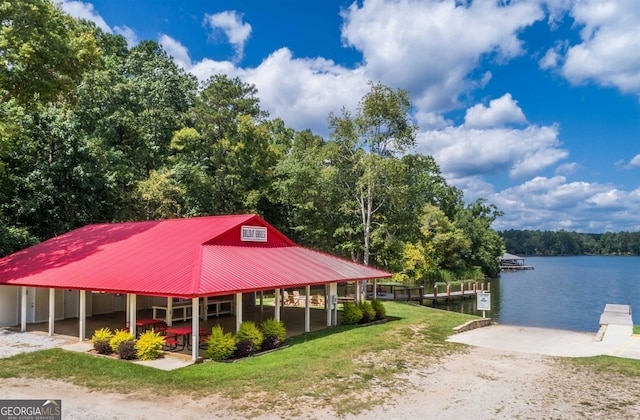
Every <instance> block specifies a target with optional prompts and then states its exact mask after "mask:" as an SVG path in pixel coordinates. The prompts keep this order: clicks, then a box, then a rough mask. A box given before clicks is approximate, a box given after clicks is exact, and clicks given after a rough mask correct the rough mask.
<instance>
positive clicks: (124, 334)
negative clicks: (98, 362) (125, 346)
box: [109, 330, 136, 352]
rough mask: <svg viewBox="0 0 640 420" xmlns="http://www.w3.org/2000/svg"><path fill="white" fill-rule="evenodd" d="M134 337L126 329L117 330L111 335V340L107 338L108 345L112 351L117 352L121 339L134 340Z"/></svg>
mask: <svg viewBox="0 0 640 420" xmlns="http://www.w3.org/2000/svg"><path fill="white" fill-rule="evenodd" d="M135 339H136V338H135V337H134V336H133V334H131V333H130V332H129V331H127V330H118V331H116V333H115V334H114V335H113V337H111V340H109V345H110V346H111V350H112V351H114V352H117V351H118V347H119V346H120V343H122V342H123V341H131V342H134V341H135Z"/></svg>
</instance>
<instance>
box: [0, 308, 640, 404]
mask: <svg viewBox="0 0 640 420" xmlns="http://www.w3.org/2000/svg"><path fill="white" fill-rule="evenodd" d="M385 307H386V308H387V316H388V317H389V318H390V320H389V322H386V323H382V324H377V325H372V326H366V327H352V326H338V327H335V328H328V329H326V330H323V331H318V332H313V333H307V334H303V335H300V336H297V337H293V338H291V339H289V340H287V344H289V347H288V348H285V349H282V350H279V351H276V352H273V353H269V354H265V355H261V356H259V357H251V358H247V359H243V360H241V361H238V362H236V363H213V362H211V363H202V364H198V365H193V366H189V367H186V368H183V369H178V370H174V371H171V372H166V371H161V370H157V369H153V368H149V367H145V366H140V365H136V364H132V363H128V362H125V361H121V360H117V359H110V358H104V357H95V356H93V355H90V354H80V353H74V352H67V351H64V350H60V349H52V350H43V351H38V352H34V353H25V354H21V355H17V356H14V357H11V358H8V359H1V360H0V378H8V377H28V378H47V379H59V380H63V381H68V382H72V383H74V384H77V385H81V386H86V387H88V388H91V389H95V390H103V391H116V392H124V393H127V392H132V391H137V392H145V391H148V392H150V393H153V394H157V395H159V396H168V395H171V394H174V393H180V394H189V395H194V396H198V395H208V394H220V395H223V396H225V397H229V398H232V399H234V400H236V401H237V406H236V408H238V409H241V410H243V412H245V413H246V412H251V410H258V412H264V411H265V410H269V409H270V406H273V405H274V404H280V403H282V401H283V400H284V401H287V400H296V399H300V398H303V397H305V396H308V397H312V398H314V399H317V400H326V401H331V403H332V404H333V405H334V406H335V407H339V408H340V412H339V413H338V414H344V413H353V412H358V411H359V410H361V409H362V408H364V407H366V406H368V405H370V404H375V403H379V402H381V401H382V400H383V399H384V398H385V397H386V396H388V395H390V393H393V392H394V391H397V390H399V389H401V386H402V385H403V380H402V379H401V376H400V375H398V374H399V373H403V372H406V370H407V368H408V367H411V366H416V365H421V366H422V367H426V366H425V365H426V364H428V363H437V361H438V358H439V357H441V356H443V355H445V354H448V353H451V352H454V351H459V350H461V349H462V348H464V346H462V345H459V344H454V343H448V342H446V341H445V339H446V337H448V336H449V335H451V333H452V328H453V327H455V326H457V325H460V324H462V323H464V322H465V321H467V320H469V319H473V317H472V316H469V315H464V314H460V313H454V312H446V311H441V310H435V309H431V308H427V307H419V306H415V305H409V304H404V303H396V302H386V303H385ZM571 360H572V363H576V364H578V365H581V366H585V367H589V368H591V369H596V370H597V369H603V370H612V369H615V370H616V371H617V372H619V373H621V374H625V375H632V376H640V361H638V360H627V359H619V358H615V357H594V358H584V359H575V360H574V359H571ZM377 385H382V386H380V387H378V386H377ZM371 389H377V390H379V392H378V391H376V393H375V395H373V396H372V395H370V394H371V393H369V394H368V395H366V397H362V398H358V396H359V395H364V394H365V392H364V391H367V390H371ZM361 391H363V392H361ZM385 393H386V394H385Z"/></svg>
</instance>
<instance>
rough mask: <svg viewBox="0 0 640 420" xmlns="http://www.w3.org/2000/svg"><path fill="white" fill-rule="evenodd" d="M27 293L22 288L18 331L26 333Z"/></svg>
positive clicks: (24, 288)
mask: <svg viewBox="0 0 640 420" xmlns="http://www.w3.org/2000/svg"><path fill="white" fill-rule="evenodd" d="M27 293H29V291H28V290H27V288H26V287H25V286H22V305H21V307H20V331H22V332H25V331H27Z"/></svg>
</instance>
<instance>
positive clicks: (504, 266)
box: [500, 265, 533, 271]
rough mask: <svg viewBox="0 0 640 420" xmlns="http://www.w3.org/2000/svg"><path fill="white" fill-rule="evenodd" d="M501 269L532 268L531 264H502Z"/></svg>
mask: <svg viewBox="0 0 640 420" xmlns="http://www.w3.org/2000/svg"><path fill="white" fill-rule="evenodd" d="M500 269H501V270H502V271H518V270H533V266H532V265H503V266H501V267H500Z"/></svg>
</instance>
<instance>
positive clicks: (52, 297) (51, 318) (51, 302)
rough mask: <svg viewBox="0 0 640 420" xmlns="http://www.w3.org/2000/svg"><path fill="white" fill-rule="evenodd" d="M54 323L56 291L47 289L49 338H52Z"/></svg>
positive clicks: (51, 288)
mask: <svg viewBox="0 0 640 420" xmlns="http://www.w3.org/2000/svg"><path fill="white" fill-rule="evenodd" d="M55 322H56V289H54V288H53V287H50V288H49V337H51V336H53V330H54V328H55Z"/></svg>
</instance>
